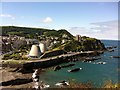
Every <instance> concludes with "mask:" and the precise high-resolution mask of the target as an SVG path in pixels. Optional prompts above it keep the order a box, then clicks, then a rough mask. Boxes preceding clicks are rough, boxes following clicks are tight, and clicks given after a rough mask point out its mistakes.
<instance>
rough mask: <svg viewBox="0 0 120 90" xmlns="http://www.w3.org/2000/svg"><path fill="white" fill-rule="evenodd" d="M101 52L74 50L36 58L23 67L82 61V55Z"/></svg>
mask: <svg viewBox="0 0 120 90" xmlns="http://www.w3.org/2000/svg"><path fill="white" fill-rule="evenodd" d="M101 53H103V52H101V51H85V52H72V53H68V54H62V55H58V56H54V57H49V58H44V59H35V60H30V61H26V62H25V63H24V64H23V66H22V67H23V68H25V69H30V68H31V69H36V68H47V67H50V66H55V65H58V64H61V63H65V62H70V61H78V60H81V61H82V59H80V58H81V57H90V56H96V55H99V54H101Z"/></svg>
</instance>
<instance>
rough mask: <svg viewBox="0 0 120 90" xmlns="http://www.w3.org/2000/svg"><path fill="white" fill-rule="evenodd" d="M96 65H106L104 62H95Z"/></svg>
mask: <svg viewBox="0 0 120 90" xmlns="http://www.w3.org/2000/svg"><path fill="white" fill-rule="evenodd" d="M96 64H106V62H97V63H96Z"/></svg>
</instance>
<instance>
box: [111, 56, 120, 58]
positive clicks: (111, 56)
mask: <svg viewBox="0 0 120 90" xmlns="http://www.w3.org/2000/svg"><path fill="white" fill-rule="evenodd" d="M110 57H111V58H120V56H110Z"/></svg>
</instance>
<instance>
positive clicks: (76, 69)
mask: <svg viewBox="0 0 120 90" xmlns="http://www.w3.org/2000/svg"><path fill="white" fill-rule="evenodd" d="M79 70H82V68H75V69H72V70H68V72H77V71H79Z"/></svg>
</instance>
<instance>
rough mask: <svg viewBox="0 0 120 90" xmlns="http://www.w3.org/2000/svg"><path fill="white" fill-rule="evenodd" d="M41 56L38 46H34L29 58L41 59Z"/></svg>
mask: <svg viewBox="0 0 120 90" xmlns="http://www.w3.org/2000/svg"><path fill="white" fill-rule="evenodd" d="M40 55H41V51H40V47H39V46H38V45H32V47H31V50H30V53H29V56H33V57H39V56H40Z"/></svg>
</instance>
